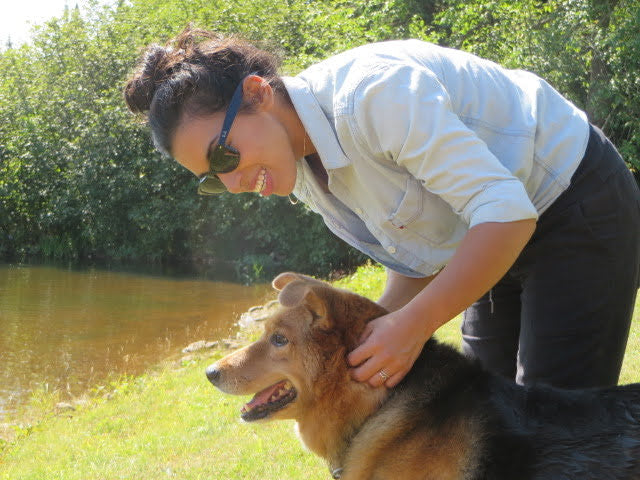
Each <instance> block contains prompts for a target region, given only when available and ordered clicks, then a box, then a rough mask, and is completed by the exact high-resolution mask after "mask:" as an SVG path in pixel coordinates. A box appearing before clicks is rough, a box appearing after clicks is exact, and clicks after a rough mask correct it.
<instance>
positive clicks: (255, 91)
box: [242, 75, 274, 111]
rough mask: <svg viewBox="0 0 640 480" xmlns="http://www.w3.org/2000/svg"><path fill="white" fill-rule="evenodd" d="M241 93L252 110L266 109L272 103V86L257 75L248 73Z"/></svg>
mask: <svg viewBox="0 0 640 480" xmlns="http://www.w3.org/2000/svg"><path fill="white" fill-rule="evenodd" d="M242 95H243V96H244V99H245V100H246V101H247V102H249V103H250V104H251V106H252V107H253V110H254V111H261V110H268V109H269V108H271V107H272V106H273V103H274V91H273V88H271V85H269V82H267V81H266V80H265V79H264V78H262V77H261V76H259V75H248V76H247V77H246V78H245V79H244V83H243V85H242Z"/></svg>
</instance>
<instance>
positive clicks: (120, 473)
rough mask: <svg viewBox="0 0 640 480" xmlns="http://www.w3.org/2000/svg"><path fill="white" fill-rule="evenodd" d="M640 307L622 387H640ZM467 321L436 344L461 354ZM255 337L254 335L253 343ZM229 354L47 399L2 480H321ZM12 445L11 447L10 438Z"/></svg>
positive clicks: (8, 459)
mask: <svg viewBox="0 0 640 480" xmlns="http://www.w3.org/2000/svg"><path fill="white" fill-rule="evenodd" d="M383 283H384V274H383V272H382V270H381V269H380V268H378V267H374V266H366V267H363V268H361V269H360V270H358V272H356V273H355V274H354V275H352V276H350V277H348V278H346V279H343V280H340V281H339V282H336V284H337V285H338V286H340V287H344V288H349V289H353V290H355V291H358V292H361V293H363V294H365V295H367V296H369V297H371V298H375V297H376V296H378V295H379V294H380V292H381V291H382V287H383ZM639 315H640V307H639V305H638V304H636V313H635V317H634V322H633V327H632V332H631V336H630V338H629V347H628V349H627V355H626V357H625V363H624V367H623V373H622V379H621V382H622V383H629V382H632V381H640V359H639V356H638V354H639V352H640V319H639V318H638V317H639ZM458 328H459V320H455V321H453V322H450V323H449V324H448V325H446V326H445V327H443V328H442V329H440V330H439V331H438V333H437V336H438V337H439V338H440V339H441V340H444V341H448V342H450V343H454V344H459V338H460V336H459V333H458V332H459V331H458ZM248 335H249V336H254V337H255V333H249V334H248ZM225 353H226V352H225V351H224V350H220V349H218V350H214V351H208V352H207V353H204V354H200V356H195V357H190V358H183V359H172V360H169V361H166V362H165V363H163V364H162V365H160V366H158V367H156V368H155V369H153V370H152V371H150V372H148V373H147V374H145V375H142V376H140V377H135V378H134V377H124V378H121V379H119V380H118V381H113V382H111V383H109V384H106V385H103V386H102V387H100V388H97V389H95V390H94V391H92V392H89V393H88V394H87V396H86V398H85V399H83V401H82V402H78V403H76V404H75V406H74V408H75V410H69V409H62V410H61V409H59V408H56V406H55V404H56V401H57V398H56V396H55V394H53V393H50V392H49V393H47V392H41V393H40V394H39V395H38V396H37V397H36V398H35V399H34V402H33V404H32V405H31V407H30V408H26V409H25V410H24V412H23V413H22V416H21V418H19V419H16V421H15V422H14V424H13V425H12V426H9V427H7V426H5V429H6V430H9V431H11V432H12V435H11V437H12V438H11V439H10V440H9V441H7V440H5V441H4V443H3V442H0V479H2V480H26V479H29V480H49V479H60V480H103V479H104V480H116V479H132V480H133V479H136V480H137V479H149V480H159V479H181V480H196V479H198V480H200V479H202V480H204V479H206V480H222V479H224V480H236V479H237V480H240V479H242V480H246V479H255V480H258V479H260V480H268V479H295V478H304V479H306V480H320V479H326V478H329V475H328V470H327V469H326V467H325V465H324V464H323V462H322V461H321V460H320V459H318V458H317V457H315V456H314V455H312V454H311V453H309V452H306V451H305V450H303V448H302V447H301V446H300V444H299V442H298V440H297V438H296V436H295V434H294V433H293V428H292V427H293V424H292V422H273V423H268V424H243V423H241V422H240V421H239V410H240V408H241V406H242V404H243V403H244V402H246V399H243V398H239V397H233V396H226V395H222V394H220V393H219V392H218V391H217V390H215V389H214V388H213V387H212V386H211V385H209V383H208V382H207V381H206V379H205V376H204V369H205V368H206V366H207V365H208V364H209V363H211V362H213V361H215V359H217V358H219V357H220V356H222V355H224V354H225ZM5 437H7V438H8V437H9V436H8V435H5Z"/></svg>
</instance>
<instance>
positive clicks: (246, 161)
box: [172, 89, 297, 197]
mask: <svg viewBox="0 0 640 480" xmlns="http://www.w3.org/2000/svg"><path fill="white" fill-rule="evenodd" d="M245 94H246V89H245ZM262 100H263V99H261V100H259V101H258V103H257V104H255V105H254V106H255V108H254V112H252V113H238V115H237V116H236V118H235V120H234V122H233V125H232V127H231V130H230V131H229V135H228V136H227V141H226V143H227V144H228V145H231V146H232V147H234V148H235V149H236V150H237V151H238V152H240V163H239V164H238V167H237V168H236V169H235V170H233V171H231V172H229V173H221V174H218V177H219V178H220V180H222V182H223V183H224V185H225V186H226V187H227V190H228V191H229V192H231V193H243V192H256V193H260V195H263V196H265V197H266V196H269V195H271V194H275V195H281V196H286V195H289V194H290V193H291V192H292V191H293V187H294V185H295V181H296V158H297V157H296V155H295V154H294V148H293V142H292V140H291V138H292V135H291V131H290V130H291V128H290V124H289V122H288V121H287V120H286V118H285V117H283V116H282V112H281V111H280V110H281V109H280V107H279V106H277V105H276V104H275V103H274V102H262ZM225 114H226V112H216V113H214V114H212V115H209V116H205V117H199V118H198V117H191V118H186V119H184V120H183V121H182V122H181V124H180V125H179V127H178V129H177V130H176V134H175V136H174V138H173V152H172V153H173V156H174V157H175V159H176V160H177V161H178V163H180V164H181V165H182V166H184V167H185V168H187V169H188V170H190V171H191V172H193V173H194V174H195V175H197V176H200V175H202V174H204V173H206V172H208V171H209V161H208V159H207V152H208V151H209V146H210V145H211V143H212V142H214V145H215V144H217V143H218V137H219V135H220V131H221V129H222V122H223V121H224V117H225Z"/></svg>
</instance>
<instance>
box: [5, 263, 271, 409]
mask: <svg viewBox="0 0 640 480" xmlns="http://www.w3.org/2000/svg"><path fill="white" fill-rule="evenodd" d="M120 270H124V268H121V269H120ZM162 273H163V274H166V271H165V272H162ZM188 275H189V273H188V272H176V271H174V272H172V276H166V275H162V276H161V275H158V274H157V272H156V273H150V271H149V270H146V271H145V272H144V273H141V272H140V271H138V273H133V272H130V271H129V272H125V271H118V270H104V269H99V268H95V267H89V268H87V267H84V268H78V267H69V268H59V267H51V266H44V265H39V266H38V265H28V266H25V265H0V364H1V368H0V420H1V419H2V417H3V416H5V415H6V414H7V413H8V412H10V411H11V410H12V409H13V408H15V406H16V405H18V404H20V403H21V402H24V401H25V400H26V399H28V398H29V396H30V394H31V392H32V391H33V390H34V389H36V388H42V386H43V385H46V386H47V387H48V389H49V390H59V391H61V392H63V393H66V394H67V395H69V396H73V395H79V394H81V393H82V392H83V391H86V389H87V388H89V387H90V386H92V385H96V384H97V383H98V382H100V381H101V380H104V379H105V378H106V377H108V376H109V375H110V374H114V373H115V374H133V375H135V374H138V373H141V372H142V371H144V370H145V369H146V368H148V367H149V366H151V365H153V364H155V363H158V362H159V361H161V360H162V359H164V358H167V357H169V356H171V355H173V354H175V353H177V352H179V351H180V350H181V349H182V348H183V347H184V346H186V345H187V344H189V343H191V342H194V341H197V340H202V339H207V340H214V339H218V338H223V337H225V336H228V335H229V334H230V333H231V332H232V330H234V328H235V323H236V322H237V320H238V318H239V316H240V314H241V313H242V312H244V311H246V310H247V309H248V308H249V307H251V306H252V305H256V304H259V303H262V302H264V301H265V300H266V299H269V298H273V297H274V295H273V293H272V291H271V288H270V287H269V286H268V285H254V286H243V285H239V284H236V283H231V282H224V281H210V280H206V279H198V278H193V277H189V276H188Z"/></svg>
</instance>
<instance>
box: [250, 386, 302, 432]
mask: <svg viewBox="0 0 640 480" xmlns="http://www.w3.org/2000/svg"><path fill="white" fill-rule="evenodd" d="M297 394H298V392H297V391H296V389H295V388H294V386H293V384H292V383H291V382H290V381H289V380H282V381H281V382H278V383H275V384H273V385H271V386H270V387H267V388H265V389H264V390H261V391H259V392H258V393H256V394H255V396H254V397H253V398H252V399H251V401H250V402H249V403H247V404H246V405H245V406H244V407H242V411H241V412H240V417H241V418H242V419H243V420H244V421H247V422H252V421H254V420H261V419H263V418H266V417H268V416H269V415H271V414H273V413H275V412H277V411H278V410H282V409H283V408H284V407H286V406H287V405H289V404H290V403H291V402H293V401H294V400H295V398H296V396H297Z"/></svg>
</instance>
